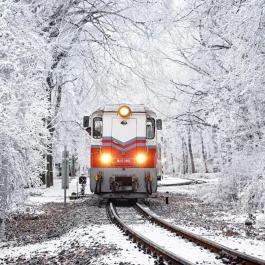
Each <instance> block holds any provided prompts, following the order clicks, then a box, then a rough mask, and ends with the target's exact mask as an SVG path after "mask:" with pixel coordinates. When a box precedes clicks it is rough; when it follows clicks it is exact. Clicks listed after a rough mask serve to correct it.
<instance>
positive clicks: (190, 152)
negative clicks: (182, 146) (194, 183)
mask: <svg viewBox="0 0 265 265" xmlns="http://www.w3.org/2000/svg"><path fill="white" fill-rule="evenodd" d="M188 149H189V154H190V165H191V173H195V165H194V158H193V152H192V146H191V131H190V126H189V127H188Z"/></svg>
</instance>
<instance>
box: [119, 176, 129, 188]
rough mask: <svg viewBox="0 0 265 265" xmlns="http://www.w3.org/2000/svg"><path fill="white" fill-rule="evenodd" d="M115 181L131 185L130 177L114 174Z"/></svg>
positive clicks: (122, 184) (123, 184)
mask: <svg viewBox="0 0 265 265" xmlns="http://www.w3.org/2000/svg"><path fill="white" fill-rule="evenodd" d="M115 182H117V183H119V185H120V186H132V177H128V176H116V177H115Z"/></svg>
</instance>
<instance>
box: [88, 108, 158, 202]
mask: <svg viewBox="0 0 265 265" xmlns="http://www.w3.org/2000/svg"><path fill="white" fill-rule="evenodd" d="M84 125H86V126H85V127H87V126H88V127H87V129H88V131H89V133H90V135H91V165H90V189H91V191H92V192H94V193H95V194H100V195H101V196H102V197H106V198H126V199H130V198H132V199H136V198H145V197H148V196H149V195H151V194H152V193H153V192H156V190H157V172H160V171H159V169H158V168H157V165H159V163H158V161H157V160H158V156H157V129H161V127H162V124H161V120H156V115H155V113H154V112H152V111H150V110H149V109H147V108H146V107H144V106H143V105H110V106H106V107H105V108H103V109H101V110H98V111H96V112H94V113H93V114H92V115H91V116H89V117H84Z"/></svg>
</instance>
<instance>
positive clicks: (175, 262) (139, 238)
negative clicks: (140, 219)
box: [107, 202, 194, 265]
mask: <svg viewBox="0 0 265 265" xmlns="http://www.w3.org/2000/svg"><path fill="white" fill-rule="evenodd" d="M107 212H108V215H109V217H110V219H111V220H112V222H114V223H115V224H116V225H117V226H118V227H119V228H120V229H122V230H123V231H124V232H125V234H126V235H129V236H130V237H131V238H133V240H134V242H138V246H139V247H141V246H142V245H143V246H144V248H145V250H146V252H147V253H148V254H151V253H153V254H154V256H157V257H159V261H161V262H162V261H163V260H164V261H166V262H168V264H170V265H194V263H192V262H190V261H187V260H186V259H184V258H182V257H180V256H177V255H175V254H174V253H173V252H171V251H168V250H166V249H165V248H163V247H161V246H159V245H158V244H156V243H155V242H153V241H151V240H149V239H148V238H147V237H145V236H143V235H141V234H140V233H138V232H136V231H134V230H133V229H132V228H131V227H129V226H128V225H126V224H125V223H124V222H123V221H122V220H121V218H120V217H119V215H118V214H117V212H116V209H115V207H114V206H113V204H112V203H111V202H110V203H109V204H107Z"/></svg>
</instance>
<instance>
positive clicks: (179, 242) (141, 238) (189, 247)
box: [107, 203, 265, 265]
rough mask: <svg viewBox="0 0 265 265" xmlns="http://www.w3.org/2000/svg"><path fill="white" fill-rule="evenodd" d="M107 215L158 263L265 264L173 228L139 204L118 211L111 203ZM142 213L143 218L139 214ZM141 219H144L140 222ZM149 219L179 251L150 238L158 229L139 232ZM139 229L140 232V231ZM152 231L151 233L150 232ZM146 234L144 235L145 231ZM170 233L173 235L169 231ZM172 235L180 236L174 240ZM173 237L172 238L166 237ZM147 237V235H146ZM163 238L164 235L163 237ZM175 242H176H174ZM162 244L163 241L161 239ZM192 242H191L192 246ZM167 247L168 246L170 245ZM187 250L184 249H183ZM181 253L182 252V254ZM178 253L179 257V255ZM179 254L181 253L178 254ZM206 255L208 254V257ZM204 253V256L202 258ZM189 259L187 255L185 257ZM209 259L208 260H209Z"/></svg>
mask: <svg viewBox="0 0 265 265" xmlns="http://www.w3.org/2000/svg"><path fill="white" fill-rule="evenodd" d="M126 209H127V210H126ZM107 212H108V215H109V218H110V219H111V220H112V221H113V222H114V223H115V224H116V225H117V226H118V227H120V229H121V230H123V231H124V232H125V234H126V235H128V236H129V237H130V238H131V239H132V240H133V242H135V243H137V244H138V246H139V247H140V248H141V249H143V250H144V251H145V252H146V253H149V254H153V256H154V257H157V259H158V264H165V263H167V264H172V265H173V264H183V265H186V264H188V265H191V264H236V265H239V264H242V265H243V264H244V265H254V264H255V265H265V261H264V260H261V259H258V258H255V257H252V256H249V255H247V254H244V253H240V252H238V251H235V250H232V249H230V248H227V247H225V246H222V245H220V244H218V243H215V242H213V241H211V240H208V239H205V238H203V237H201V236H198V235H196V234H194V233H191V232H189V231H186V230H184V229H182V228H180V227H177V226H175V225H172V224H170V223H168V222H166V221H165V220H163V219H161V218H159V217H158V216H157V215H155V214H154V213H152V212H151V211H150V210H147V209H146V208H145V207H143V206H142V205H140V204H138V203H137V204H136V205H135V206H134V208H132V207H129V208H128V207H126V208H125V207H121V208H116V207H115V206H114V205H113V204H112V203H110V204H108V205H107ZM139 213H140V215H139ZM139 216H141V217H143V216H144V217H145V220H144V219H141V218H140V217H139ZM146 220H148V221H149V222H151V223H153V224H156V225H155V226H156V227H158V226H159V227H162V228H160V229H162V230H164V231H165V229H166V230H167V231H166V232H165V233H164V234H163V236H162V237H164V236H165V237H167V238H165V240H166V241H168V242H172V243H171V245H173V247H175V249H177V251H175V249H174V250H173V249H171V250H170V249H169V248H168V246H167V247H164V246H163V242H162V244H161V242H160V243H158V242H157V241H159V240H158V238H155V239H154V238H153V239H150V234H152V233H153V231H152V230H154V229H156V228H155V227H154V226H153V227H149V228H144V229H143V228H141V229H139V227H138V226H139V225H142V226H146V227H147V223H148V222H147V223H146ZM137 228H138V229H137ZM148 229H149V230H148ZM142 231H145V235H143V232H142ZM168 231H170V232H168ZM172 232H173V233H174V234H175V235H177V236H173V237H172ZM166 233H169V234H171V237H170V236H169V235H168V234H166ZM147 235H148V236H147ZM161 235H162V234H161ZM174 240H175V241H174ZM160 241H161V240H160ZM191 242H192V243H191ZM167 245H168V244H167ZM183 248H184V249H183ZM181 251H182V252H181ZM176 252H178V254H176ZM179 252H180V253H179ZM184 252H189V253H192V256H193V257H198V261H197V260H196V261H194V260H193V261H190V258H189V257H188V258H185V257H183V256H185V255H184ZM206 252H207V255H208V256H207V255H206ZM201 253H203V254H205V255H204V258H205V257H206V259H205V260H200V259H203V258H202V257H200V256H201ZM186 256H187V255H186ZM206 260H207V261H206Z"/></svg>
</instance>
